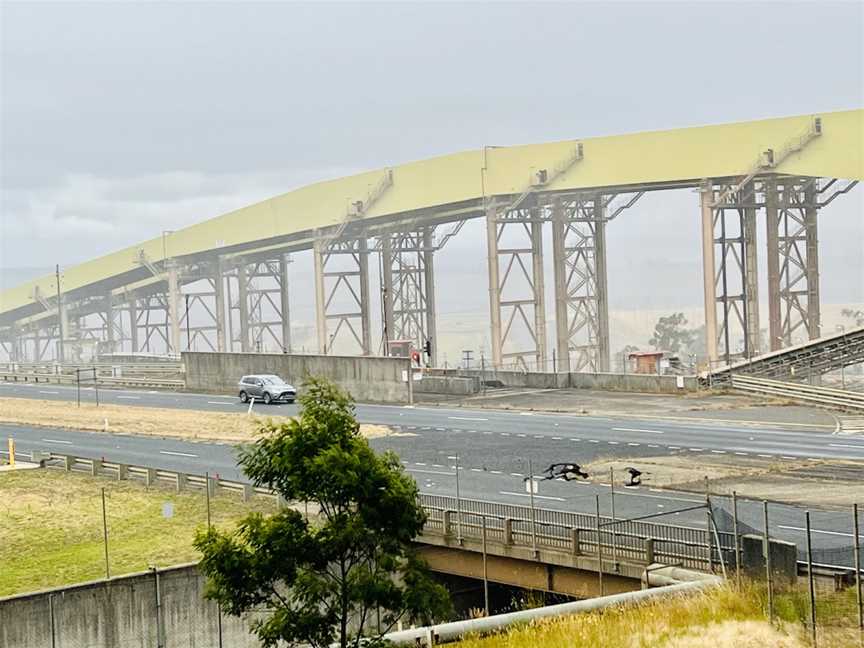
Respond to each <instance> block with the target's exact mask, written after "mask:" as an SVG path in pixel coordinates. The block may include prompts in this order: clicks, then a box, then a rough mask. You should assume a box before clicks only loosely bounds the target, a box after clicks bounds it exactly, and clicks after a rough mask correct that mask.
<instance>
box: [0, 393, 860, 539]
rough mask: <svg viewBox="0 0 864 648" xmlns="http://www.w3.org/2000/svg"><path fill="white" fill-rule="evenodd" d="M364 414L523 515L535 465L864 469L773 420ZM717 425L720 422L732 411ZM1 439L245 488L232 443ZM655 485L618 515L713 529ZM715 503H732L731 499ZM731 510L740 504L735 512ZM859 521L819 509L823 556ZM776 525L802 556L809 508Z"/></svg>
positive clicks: (437, 479) (387, 441)
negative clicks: (798, 462) (736, 461)
mask: <svg viewBox="0 0 864 648" xmlns="http://www.w3.org/2000/svg"><path fill="white" fill-rule="evenodd" d="M99 395H100V400H101V401H102V402H107V403H112V404H118V405H123V404H126V405H134V406H142V407H162V408H180V409H194V410H206V411H219V412H237V413H243V412H245V411H246V406H243V405H241V404H240V403H239V401H238V400H237V399H236V398H234V397H231V396H214V395H203V394H185V393H183V394H180V393H166V392H148V391H113V390H112V391H100V394H99ZM0 397H10V398H15V397H18V398H37V399H51V400H64V401H70V400H71V401H74V400H75V398H76V391H75V389H74V388H69V387H64V386H58V385H50V386H48V385H46V386H42V385H34V386H25V385H23V384H17V385H16V384H14V383H0ZM94 397H95V394H94V393H93V392H92V390H85V391H83V392H82V399H86V400H88V401H91V402H92V400H93V399H94ZM256 408H258V411H268V412H269V411H273V412H274V413H276V412H278V413H279V414H280V415H290V414H292V413H293V412H295V411H296V406H293V405H281V406H269V407H266V406H263V405H261V406H258V405H256ZM357 415H358V419H359V420H360V421H361V422H364V423H377V424H382V425H389V426H393V427H394V428H396V430H397V431H401V432H403V433H404V436H400V435H394V436H389V437H385V438H379V439H373V440H372V441H371V443H372V445H373V446H374V447H375V448H376V449H378V450H384V449H391V450H394V451H395V452H396V453H397V454H399V456H400V458H401V459H402V460H403V464H405V468H406V470H407V471H408V472H409V473H411V474H412V475H413V476H414V477H415V479H416V480H417V483H418V485H419V487H420V490H421V491H422V492H424V493H436V494H443V495H454V494H455V490H456V473H457V471H456V469H455V465H456V463H457V460H456V459H455V457H457V456H458V457H459V459H458V463H459V470H458V473H459V482H460V484H459V487H460V493H461V495H462V497H465V498H473V499H484V500H493V501H500V502H507V503H513V504H523V505H524V504H527V503H528V500H529V497H528V494H527V493H526V492H525V485H524V481H523V480H524V479H525V478H526V477H527V475H528V472H529V467H528V463H529V460H530V462H531V464H532V467H533V471H534V472H535V473H536V472H539V471H541V470H542V469H543V468H545V467H546V466H547V465H548V464H549V463H552V462H555V461H574V462H576V463H587V462H589V461H591V460H593V459H595V458H598V457H612V456H626V457H630V458H632V462H633V464H634V465H635V466H636V467H638V458H639V457H640V456H649V455H650V456H656V455H658V454H663V453H668V454H684V455H689V456H693V460H694V461H699V456H700V455H703V454H708V453H712V454H718V455H723V454H725V455H733V456H742V457H744V456H756V457H760V458H771V459H774V460H776V461H779V462H782V461H791V460H793V459H800V458H816V459H821V458H835V459H840V458H842V459H864V439H861V440H858V439H857V438H856V437H844V436H838V435H835V434H831V432H832V430H831V429H829V428H824V427H818V426H812V425H793V424H789V423H772V422H770V421H754V422H744V423H742V422H741V421H723V420H714V421H692V420H685V419H677V420H676V419H657V418H638V417H621V418H606V417H596V416H578V415H552V414H540V413H519V412H511V411H495V410H479V411H478V410H468V409H464V408H452V409H448V408H443V407H428V408H424V407H413V408H412V407H403V406H384V405H358V406H357ZM718 415H720V416H722V412H721V413H718ZM0 436H14V437H15V439H16V442H17V448H18V450H19V451H20V452H22V453H29V452H30V451H31V450H53V451H55V452H60V453H64V454H77V455H80V456H85V457H105V458H106V459H110V460H114V461H122V462H126V463H131V464H138V465H148V466H156V467H160V468H165V469H170V470H182V471H185V472H189V473H197V474H203V473H204V472H205V471H209V472H210V473H211V474H218V475H220V476H222V477H224V478H227V479H242V475H241V474H240V472H239V470H238V468H237V465H236V451H235V449H234V448H233V447H231V446H230V445H225V444H218V443H200V442H189V441H181V440H175V439H168V438H154V437H135V436H128V435H111V434H103V433H88V432H76V431H69V430H52V429H46V428H26V427H19V426H4V425H0ZM648 482H649V483H648V484H646V485H645V486H642V487H641V488H638V489H624V488H616V493H615V497H614V499H615V509H616V515H617V516H618V517H633V516H639V515H646V514H649V513H667V514H668V515H664V516H662V517H659V518H657V520H656V521H658V522H667V523H677V524H682V525H687V526H703V527H704V524H705V514H704V512H699V511H697V512H686V513H675V512H674V511H676V510H677V509H681V508H686V507H688V506H692V505H693V504H695V503H700V502H702V501H703V498H701V497H700V496H697V495H694V494H692V493H674V492H670V491H657V490H655V489H652V488H651V487H650V477H649V478H648ZM539 488H540V491H539V493H537V495H536V496H535V502H536V505H537V506H542V507H545V508H553V509H561V510H571V511H581V512H588V513H591V512H593V511H594V506H595V495H596V494H599V495H600V496H601V507H602V512H603V513H604V514H609V512H610V508H611V501H612V497H611V493H610V489H609V487H608V485H602V484H594V483H591V482H587V483H585V482H579V483H577V482H569V483H565V482H542V483H541V484H540V486H539ZM713 499H714V501H715V503H718V502H721V503H722V500H721V498H713ZM724 508H725V509H726V510H731V504H730V503H729V502H728V501H727V502H725V503H724ZM739 516H740V518H741V520H742V521H743V522H744V523H745V524H747V525H748V526H750V527H752V528H754V529H761V528H762V509H761V503H758V502H747V501H743V502H741V503H740V506H739ZM850 518H851V515H850V514H847V513H845V512H837V511H812V521H813V528H814V529H815V530H816V531H815V533H814V538H813V540H814V546H816V547H818V548H832V547H845V546H849V545H851V544H852V534H851V520H850ZM770 519H771V526H772V535H774V536H775V537H778V538H781V539H785V540H788V541H790V542H795V543H796V544H797V545H798V546H799V547H803V545H804V534H803V526H804V524H803V521H804V511H803V509H800V508H797V507H793V506H787V505H779V504H772V505H771V507H770Z"/></svg>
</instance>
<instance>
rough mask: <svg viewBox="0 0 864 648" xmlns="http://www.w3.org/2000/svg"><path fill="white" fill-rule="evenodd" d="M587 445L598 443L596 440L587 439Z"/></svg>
mask: <svg viewBox="0 0 864 648" xmlns="http://www.w3.org/2000/svg"><path fill="white" fill-rule="evenodd" d="M588 443H600V441H598V440H597V439H588Z"/></svg>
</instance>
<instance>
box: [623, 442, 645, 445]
mask: <svg viewBox="0 0 864 648" xmlns="http://www.w3.org/2000/svg"><path fill="white" fill-rule="evenodd" d="M627 445H628V446H638V445H642V444H641V443H633V442H630V443H628V444H627Z"/></svg>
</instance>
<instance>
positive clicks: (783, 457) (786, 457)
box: [780, 456, 797, 459]
mask: <svg viewBox="0 0 864 648" xmlns="http://www.w3.org/2000/svg"><path fill="white" fill-rule="evenodd" d="M780 458H781V459H796V458H797V457H788V456H782V457H780Z"/></svg>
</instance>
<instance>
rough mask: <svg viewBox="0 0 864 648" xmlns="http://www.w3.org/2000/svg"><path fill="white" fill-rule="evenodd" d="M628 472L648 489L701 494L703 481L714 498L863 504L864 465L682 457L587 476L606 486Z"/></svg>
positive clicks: (600, 465)
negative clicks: (731, 496)
mask: <svg viewBox="0 0 864 648" xmlns="http://www.w3.org/2000/svg"><path fill="white" fill-rule="evenodd" d="M629 466H635V467H637V468H638V469H639V470H641V471H642V472H643V475H642V483H643V486H647V487H649V488H651V487H653V488H668V489H674V490H679V491H692V492H697V493H704V492H705V478H706V477H707V478H708V487H709V489H710V491H711V492H712V493H717V494H731V493H732V491H733V490H734V491H736V492H737V493H738V495H740V496H742V497H747V498H753V499H766V500H770V501H774V502H788V503H795V504H809V505H813V506H820V507H827V508H831V507H841V506H847V507H848V506H851V505H852V504H853V503H855V502H861V501H862V500H864V462H854V461H824V460H819V461H810V460H806V459H804V460H800V461H771V460H760V459H755V458H742V457H735V458H734V459H733V458H730V457H721V456H718V455H711V454H707V455H704V454H703V455H695V456H694V455H693V454H692V453H688V454H686V455H683V454H682V455H671V456H662V455H661V456H656V457H639V458H638V459H621V458H616V459H614V460H601V461H595V462H592V463H591V464H589V465H588V466H587V470H588V472H589V473H590V474H592V475H602V476H603V477H601V478H600V479H599V481H601V482H605V483H608V482H609V477H610V476H611V475H610V469H611V470H613V471H614V475H615V480H616V483H620V481H621V479H622V478H623V477H624V475H625V470H626V469H627V468H628V467H629ZM826 486H828V488H826Z"/></svg>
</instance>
